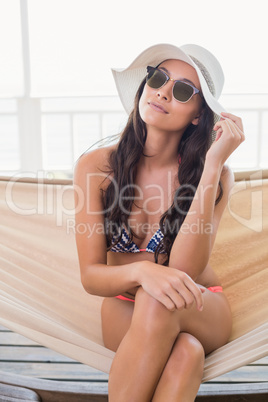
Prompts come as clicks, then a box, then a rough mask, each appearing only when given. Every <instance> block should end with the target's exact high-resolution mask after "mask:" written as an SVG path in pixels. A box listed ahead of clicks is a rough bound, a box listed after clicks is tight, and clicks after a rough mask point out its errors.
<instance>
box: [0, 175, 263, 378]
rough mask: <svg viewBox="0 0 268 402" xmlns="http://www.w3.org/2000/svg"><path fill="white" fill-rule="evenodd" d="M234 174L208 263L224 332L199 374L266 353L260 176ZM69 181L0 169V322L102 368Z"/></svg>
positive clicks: (104, 355)
mask: <svg viewBox="0 0 268 402" xmlns="http://www.w3.org/2000/svg"><path fill="white" fill-rule="evenodd" d="M261 174H262V172H259V173H257V174H255V175H254V174H252V175H251V177H249V178H250V179H247V180H243V177H240V181H239V182H237V183H236V184H235V187H234V190H233V194H232V197H231V199H230V202H229V205H228V206H227V208H226V210H225V212H224V216H223V219H222V221H221V224H220V228H219V232H218V234H217V238H216V243H215V246H214V250H213V254H212V256H211V263H212V266H213V267H214V269H215V271H216V272H217V274H218V275H219V276H220V279H221V281H222V284H223V287H224V291H225V293H226V295H227V297H228V299H229V301H230V305H231V309H232V314H233V319H234V324H233V331H232V335H231V338H230V342H229V343H228V344H227V345H225V346H223V347H222V348H220V349H218V350H217V351H215V352H213V353H212V354H210V355H209V356H207V358H206V362H205V370H204V377H203V381H208V380H209V379H211V378H214V377H217V376H219V375H221V374H223V373H226V372H228V371H230V370H233V369H236V368H238V367H240V366H242V365H245V364H248V363H250V362H252V361H255V360H257V359H260V358H262V357H263V356H266V355H267V333H268V325H267V318H268V180H267V179H264V178H261V177H260V175H261ZM73 192H74V189H73V187H72V184H71V183H70V182H68V181H62V182H60V181H58V182H57V181H53V182H49V181H47V182H45V181H43V182H37V181H34V180H29V179H24V180H12V179H11V180H8V179H6V178H2V179H0V324H2V325H4V326H5V327H7V328H10V329H11V330H13V331H15V332H18V333H20V334H22V335H24V336H26V337H28V338H31V339H33V340H34V341H36V342H38V343H40V344H42V345H44V346H46V347H49V348H51V349H53V350H56V351H57V352H59V353H62V354H65V355H66V356H69V357H71V358H73V359H75V360H77V361H80V362H82V363H85V364H87V365H90V366H92V367H94V368H97V369H99V370H102V371H104V372H107V373H108V372H109V370H110V366H111V363H112V359H113V357H114V353H113V352H112V351H110V350H108V349H107V348H105V347H104V346H103V341H102V335H101V318H100V309H101V303H102V298H101V297H97V296H92V295H89V294H87V293H86V292H85V290H84V289H83V287H82V285H81V282H80V272H79V264H78V256H77V251H76V245H75V234H74V202H73Z"/></svg>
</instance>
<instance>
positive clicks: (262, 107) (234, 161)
mask: <svg viewBox="0 0 268 402" xmlns="http://www.w3.org/2000/svg"><path fill="white" fill-rule="evenodd" d="M222 103H223V105H224V106H225V108H226V109H227V110H228V111H230V112H231V113H234V114H237V115H239V116H240V117H242V119H243V122H244V129H245V134H246V141H245V142H244V143H243V144H242V145H241V147H239V148H238V150H236V151H235V153H234V154H233V155H232V156H231V158H230V160H229V161H228V162H229V165H230V166H231V167H232V168H234V169H235V170H248V169H260V168H268V158H267V155H266V152H265V150H267V149H268V128H267V127H268V95H266V94H263V95H253V94H251V95H246V94H245V95H223V96H222ZM126 119H127V115H126V113H125V112H124V110H123V108H122V106H121V103H120V101H119V99H118V97H115V96H114V97H113V96H107V97H84V98H75V97H73V98H20V99H1V100H0V174H1V175H14V174H20V175H24V176H25V175H30V176H34V175H36V174H37V172H43V174H44V175H46V176H47V177H51V175H53V176H58V177H59V176H60V177H71V176H72V171H73V167H74V164H75V161H76V160H77V158H78V157H79V155H81V154H82V153H83V152H85V151H86V150H87V149H88V148H90V147H91V146H93V144H95V143H96V142H98V141H99V140H101V139H104V138H106V137H109V136H112V135H115V134H118V133H119V132H120V131H121V130H122V128H123V126H124V124H125V122H126Z"/></svg>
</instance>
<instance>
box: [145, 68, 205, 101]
mask: <svg viewBox="0 0 268 402" xmlns="http://www.w3.org/2000/svg"><path fill="white" fill-rule="evenodd" d="M152 71H159V72H160V73H162V74H164V75H165V77H166V81H165V82H164V84H163V85H161V86H160V87H158V88H152V87H151V86H150V85H149V84H148V80H149V78H148V76H149V74H150V72H152ZM168 81H173V83H174V84H173V87H172V96H173V98H174V99H175V100H176V101H177V102H180V103H187V102H189V100H191V99H192V97H193V96H194V95H197V94H199V95H200V96H201V98H203V96H202V94H201V91H200V90H199V89H197V88H196V87H195V86H193V85H191V84H189V83H188V82H185V81H182V80H174V79H173V78H170V77H169V75H168V74H167V73H165V71H163V70H161V69H159V68H157V67H152V66H147V76H146V83H147V85H148V86H149V87H150V88H152V89H160V88H162V87H163V86H164V85H166V83H167V82H168ZM176 82H182V83H183V84H185V85H188V86H189V87H191V88H192V89H193V94H192V95H191V96H190V98H189V99H187V100H186V101H185V102H184V101H180V100H178V99H177V98H175V96H174V86H175V84H176Z"/></svg>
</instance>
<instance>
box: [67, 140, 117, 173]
mask: <svg viewBox="0 0 268 402" xmlns="http://www.w3.org/2000/svg"><path fill="white" fill-rule="evenodd" d="M115 147H116V145H110V146H107V147H103V148H97V149H94V150H89V151H86V152H85V153H83V154H82V155H81V156H80V157H79V159H78V160H77V162H76V165H75V171H86V172H99V171H107V169H108V168H109V159H110V155H111V153H112V152H113V151H114V150H115Z"/></svg>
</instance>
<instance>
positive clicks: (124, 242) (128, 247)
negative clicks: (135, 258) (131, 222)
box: [110, 228, 164, 253]
mask: <svg viewBox="0 0 268 402" xmlns="http://www.w3.org/2000/svg"><path fill="white" fill-rule="evenodd" d="M163 237H164V235H163V233H162V232H161V230H160V229H158V230H157V231H156V232H155V234H154V235H153V236H152V237H151V240H150V241H149V243H148V244H147V247H146V248H139V247H138V246H137V244H136V243H134V241H130V237H129V235H128V233H127V231H126V229H125V228H123V230H122V237H121V240H120V241H119V242H118V243H117V244H114V246H112V248H111V249H110V251H112V252H114V253H140V252H141V251H147V253H154V252H155V250H156V247H157V246H158V244H159V243H160V241H161V240H162V239H163ZM115 242H116V237H115V236H114V237H113V238H112V244H113V243H115ZM160 253H164V251H162V250H160Z"/></svg>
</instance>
